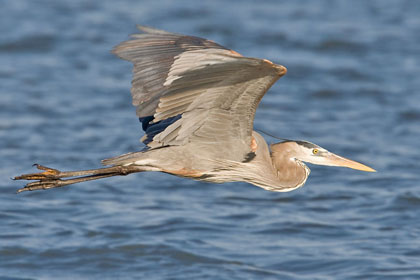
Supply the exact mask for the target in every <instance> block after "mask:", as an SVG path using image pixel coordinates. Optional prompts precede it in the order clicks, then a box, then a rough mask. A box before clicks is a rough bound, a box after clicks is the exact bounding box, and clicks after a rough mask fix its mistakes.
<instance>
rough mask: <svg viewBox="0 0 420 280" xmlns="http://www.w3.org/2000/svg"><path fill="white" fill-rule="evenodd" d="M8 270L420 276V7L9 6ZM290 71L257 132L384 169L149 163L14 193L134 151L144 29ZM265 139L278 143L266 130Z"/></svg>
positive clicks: (3, 127)
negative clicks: (134, 93)
mask: <svg viewBox="0 0 420 280" xmlns="http://www.w3.org/2000/svg"><path fill="white" fill-rule="evenodd" d="M0 2H1V3H0V5H1V9H0V34H1V36H0V139H1V141H0V178H1V180H0V187H1V196H0V279H419V278H420V258H419V255H420V249H419V248H420V229H419V224H420V218H419V216H420V185H419V180H420V175H419V173H420V164H419V162H420V149H419V144H420V123H419V122H420V96H419V89H420V79H419V73H420V35H419V34H420V2H419V1H414V0H413V1H391V0H389V1H388V0H380V1H379V0H378V1H344V0H343V1H221V0H220V1H192V0H191V1H169V0H167V1H160V0H159V1H158V0H156V1H137V0H132V1H130V0H126V1H99V0H98V1H82V0H76V1H75V0H72V1H70V0H69V1H30V0H26V1H25V0H17V1H0ZM136 23H139V24H144V25H150V26H154V27H158V28H161V29H166V30H169V31H174V32H179V33H185V34H191V35H197V36H201V37H207V38H210V39H212V40H214V41H216V42H219V43H220V44H222V45H225V46H227V47H229V48H233V49H235V50H236V51H238V52H240V53H242V54H243V55H246V56H253V57H261V58H266V59H269V60H272V61H274V62H276V63H279V64H282V65H285V66H286V67H287V68H288V70H289V71H288V74H287V75H286V76H285V77H283V78H282V79H280V80H279V82H278V83H277V84H276V85H275V86H273V88H272V89H271V90H270V92H269V93H268V94H267V96H266V97H265V98H264V99H263V101H262V103H261V105H260V108H259V111H258V114H257V117H256V121H255V126H256V128H259V129H263V130H266V131H267V132H270V133H272V134H275V135H277V136H279V137H285V138H292V139H305V140H309V141H311V142H314V143H317V144H319V145H320V146H323V147H325V148H327V149H329V150H331V151H333V152H336V153H338V154H340V155H343V156H347V157H350V158H352V159H355V160H358V161H362V162H364V163H366V164H369V165H371V166H372V167H374V168H376V169H377V170H378V172H377V173H373V174H371V173H363V172H357V171H354V170H350V169H341V168H329V167H318V166H311V168H312V174H311V176H310V178H309V180H308V182H307V184H306V185H305V186H304V187H303V188H300V189H298V190H296V191H293V192H291V193H272V192H268V191H264V190H262V189H259V188H256V187H254V186H252V185H248V184H243V183H232V184H223V185H216V184H207V183H199V182H194V181H189V180H185V179H180V178H176V177H172V176H169V175H166V174H158V173H147V174H146V173H145V174H135V175H130V176H127V177H119V178H112V179H108V180H101V181H93V182H89V183H84V184H80V185H75V186H71V187H68V188H63V189H56V190H50V191H40V192H32V193H23V194H20V195H16V194H15V191H16V190H17V188H19V187H21V186H22V183H21V182H13V181H11V180H10V178H11V177H13V176H15V175H19V174H21V173H28V172H32V171H34V169H33V168H31V164H32V163H34V162H38V163H41V164H44V165H47V166H51V167H55V168H59V169H64V170H72V169H80V168H94V167H99V165H100V164H99V162H100V160H101V159H103V158H106V157H110V156H115V155H118V154H122V153H125V152H130V151H136V150H140V149H141V146H140V144H139V142H138V139H139V138H140V137H141V135H142V133H141V126H140V124H139V123H138V119H137V118H136V116H135V108H133V107H132V106H131V105H130V103H131V99H130V94H129V88H130V79H131V65H130V64H129V63H128V62H125V61H122V60H119V59H118V58H116V57H114V56H113V55H112V54H111V53H110V49H111V48H112V47H113V46H114V45H116V44H118V43H119V42H120V41H122V40H125V39H127V38H128V34H130V33H134V32H135V31H136V30H135V24H136ZM267 140H268V141H270V142H272V141H275V140H274V139H270V138H269V137H267Z"/></svg>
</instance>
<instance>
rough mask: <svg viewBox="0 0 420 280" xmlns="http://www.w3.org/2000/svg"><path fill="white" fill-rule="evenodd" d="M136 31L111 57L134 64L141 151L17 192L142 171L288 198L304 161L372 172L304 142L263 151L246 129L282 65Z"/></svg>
mask: <svg viewBox="0 0 420 280" xmlns="http://www.w3.org/2000/svg"><path fill="white" fill-rule="evenodd" d="M139 29H140V31H142V33H141V34H134V35H133V36H132V39H131V40H129V41H126V42H123V43H121V44H120V45H118V46H116V47H115V48H114V50H113V52H114V53H115V54H116V55H117V56H119V57H120V58H122V59H125V60H128V61H130V62H132V63H133V65H134V68H133V80H132V88H131V94H132V98H133V105H134V106H136V107H137V110H136V112H137V116H138V117H139V119H140V122H141V123H142V128H143V130H144V131H145V135H144V137H143V138H142V139H141V141H142V142H143V143H144V144H145V145H146V147H145V149H143V150H142V151H139V152H133V153H129V154H125V155H122V156H118V157H114V158H109V159H105V160H103V161H102V163H103V164H104V165H107V166H109V167H106V168H100V169H92V170H82V171H70V172H61V171H58V170H56V169H51V168H46V167H43V166H38V168H39V169H43V170H45V171H44V172H41V173H33V174H26V175H22V176H18V177H15V179H25V180H38V181H37V182H32V183H29V184H27V185H26V187H25V188H23V189H21V191H23V190H35V189H46V188H54V187H60V186H64V185H69V184H74V183H78V182H83V181H88V180H94V179H99V178H105V177H110V176H115V175H126V174H129V173H134V172H141V171H160V172H165V173H169V174H173V175H176V176H181V177H187V178H192V179H195V180H202V181H209V182H216V183H223V182H235V181H244V182H248V183H251V184H254V185H256V186H259V187H262V188H264V189H267V190H271V191H290V190H293V189H296V188H298V187H300V186H302V185H303V184H304V183H305V182H306V179H307V177H308V176H309V173H310V170H309V168H308V167H307V166H306V165H305V164H304V163H303V162H311V163H314V164H320V165H331V166H345V167H350V168H354V169H359V170H363V171H374V170H373V169H371V168H370V167H368V166H366V165H363V164H361V163H357V162H355V161H351V160H348V159H345V158H343V157H340V156H337V155H335V154H333V153H330V152H328V151H327V150H325V149H323V148H321V147H319V146H317V145H315V144H312V143H310V142H306V141H292V140H286V141H283V142H280V143H276V144H273V145H271V146H270V147H269V146H268V145H267V143H266V141H265V140H264V138H263V137H262V136H261V135H260V134H258V133H257V132H255V131H254V130H253V121H254V116H255V112H256V110H257V107H258V104H259V102H260V100H261V98H262V97H263V96H264V94H265V93H266V92H267V91H268V89H269V88H270V87H271V86H272V85H273V84H274V83H275V82H276V81H277V80H278V79H279V78H280V77H281V76H283V75H284V74H286V72H287V70H286V68H285V67H284V66H281V65H277V64H274V63H272V62H270V61H268V60H265V59H257V58H249V57H244V56H242V55H240V54H239V53H237V52H235V51H233V50H230V49H227V48H225V47H223V46H221V45H219V44H216V43H214V42H212V41H209V40H206V39H202V38H198V37H193V36H185V35H181V34H174V33H169V32H166V31H162V30H157V29H152V28H148V27H143V26H139ZM76 176H79V177H78V178H71V179H66V180H63V179H62V178H67V177H76ZM80 176H82V177H80Z"/></svg>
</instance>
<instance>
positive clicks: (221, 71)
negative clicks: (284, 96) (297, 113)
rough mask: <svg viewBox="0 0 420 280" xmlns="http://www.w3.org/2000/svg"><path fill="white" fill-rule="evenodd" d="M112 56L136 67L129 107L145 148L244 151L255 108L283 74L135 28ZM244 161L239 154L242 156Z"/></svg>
mask: <svg viewBox="0 0 420 280" xmlns="http://www.w3.org/2000/svg"><path fill="white" fill-rule="evenodd" d="M138 29H139V30H141V31H143V33H142V34H134V35H132V40H129V41H126V42H123V43H121V44H119V45H118V46H116V47H115V48H114V50H113V52H114V53H115V54H116V55H118V56H119V57H120V58H122V59H125V60H128V61H131V62H132V63H133V64H134V69H133V80H132V88H131V94H132V97H133V105H134V106H136V107H137V115H138V116H139V118H140V121H141V122H142V125H143V129H144V130H145V131H146V135H145V136H144V137H143V138H142V141H143V142H144V143H145V144H146V145H148V147H150V148H156V147H161V146H168V145H185V144H186V143H190V142H195V143H197V144H202V146H203V148H205V147H210V146H214V147H217V146H219V147H220V145H228V147H227V148H229V147H230V146H231V148H232V149H233V150H237V149H238V148H239V149H241V151H242V152H245V151H246V150H247V151H248V152H249V151H250V149H251V148H250V146H251V138H252V130H253V120H254V115H255V111H256V109H257V106H258V104H259V102H260V100H261V98H262V97H263V96H264V94H265V92H266V91H267V90H268V89H269V88H270V87H271V85H272V84H273V83H274V82H275V81H276V80H277V79H278V78H280V77H281V76H282V75H284V74H285V73H286V68H285V67H283V66H280V65H276V64H273V63H272V62H270V61H268V60H261V59H255V58H248V57H243V56H241V55H240V54H238V53H237V52H235V51H232V50H229V49H227V48H225V47H223V46H220V45H218V44H216V43H214V42H212V41H209V40H206V39H202V38H198V37H192V36H185V35H181V34H174V33H169V32H166V31H162V30H157V29H152V28H148V27H142V26H138ZM241 156H242V155H241Z"/></svg>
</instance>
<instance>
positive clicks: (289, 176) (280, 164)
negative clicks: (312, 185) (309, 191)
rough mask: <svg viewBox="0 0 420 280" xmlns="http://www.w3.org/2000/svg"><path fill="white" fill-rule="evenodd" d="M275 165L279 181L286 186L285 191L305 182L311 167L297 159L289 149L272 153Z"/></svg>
mask: <svg viewBox="0 0 420 280" xmlns="http://www.w3.org/2000/svg"><path fill="white" fill-rule="evenodd" d="M271 161H272V163H273V167H274V169H275V170H277V178H278V181H279V182H280V183H281V185H282V186H284V189H285V190H284V191H291V190H294V189H296V188H299V187H301V186H302V185H303V184H305V182H306V179H307V178H308V176H309V173H310V169H309V168H308V167H307V166H306V165H305V164H304V163H303V162H301V161H299V160H297V159H295V158H294V157H293V154H292V152H291V151H289V150H288V149H284V150H283V151H281V152H278V151H273V152H272V153H271Z"/></svg>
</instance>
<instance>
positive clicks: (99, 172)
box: [13, 164, 144, 193]
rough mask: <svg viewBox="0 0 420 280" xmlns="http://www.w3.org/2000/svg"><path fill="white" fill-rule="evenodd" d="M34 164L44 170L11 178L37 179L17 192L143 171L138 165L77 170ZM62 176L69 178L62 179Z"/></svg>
mask: <svg viewBox="0 0 420 280" xmlns="http://www.w3.org/2000/svg"><path fill="white" fill-rule="evenodd" d="M35 166H36V167H37V168H38V169H39V170H44V171H43V172H38V173H31V174H23V175H20V176H17V177H14V178H13V180H38V181H36V182H31V183H28V184H26V185H25V187H23V188H21V189H19V190H18V191H17V192H18V193H20V192H23V191H33V190H45V189H51V188H58V187H63V186H67V185H71V184H76V183H81V182H86V181H91V180H97V179H102V178H107V177H112V176H123V175H128V174H130V173H135V172H141V171H144V170H143V169H142V168H141V167H140V166H111V167H105V168H98V169H90V170H77V171H59V170H57V169H53V168H49V167H45V166H42V165H39V164H35ZM71 177H76V178H71ZM62 178H71V179H64V180H62Z"/></svg>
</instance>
